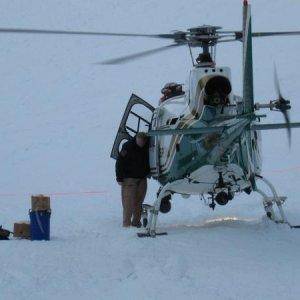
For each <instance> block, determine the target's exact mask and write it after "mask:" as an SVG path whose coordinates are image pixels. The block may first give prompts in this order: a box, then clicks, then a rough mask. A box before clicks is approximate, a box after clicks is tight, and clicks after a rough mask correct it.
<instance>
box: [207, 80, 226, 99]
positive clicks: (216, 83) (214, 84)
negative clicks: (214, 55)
mask: <svg viewBox="0 0 300 300" xmlns="http://www.w3.org/2000/svg"><path fill="white" fill-rule="evenodd" d="M216 92H217V93H219V94H221V95H225V96H228V95H229V94H230V93H231V83H230V81H229V79H228V78H226V77H224V76H214V77H212V78H210V79H209V80H208V82H207V83H206V85H205V93H206V95H208V96H210V95H213V94H215V93H216Z"/></svg>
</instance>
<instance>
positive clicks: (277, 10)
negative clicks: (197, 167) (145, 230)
mask: <svg viewBox="0 0 300 300" xmlns="http://www.w3.org/2000/svg"><path fill="white" fill-rule="evenodd" d="M241 2H242V1H239V0H230V1H221V0H202V1H198V0H189V1H178V0H176V1H175V0H173V1H171V0H165V1H158V0H148V1H138V0H127V1H121V0H109V1H108V0H106V1H104V0H101V1H96V0H85V1H83V0H77V1H71V0H65V1H59V0H52V1H50V0H45V1H38V0H27V1H22V0H9V1H8V0H2V1H1V2H0V26H1V27H33V28H46V29H47V28H49V29H70V30H71V29H72V30H91V31H92V30H95V31H108V32H114V31H116V32H118V31H121V32H141V33H142V32H146V33H164V32H170V31H171V30H176V29H179V30H180V29H186V28H190V27H193V26H197V25H202V24H212V25H221V26H223V27H224V29H228V30H231V29H240V28H241ZM252 3H253V22H254V30H256V31H258V30H259V31H260V30H261V31H271V30H299V29H300V24H299V11H300V2H299V1H294V0H276V1H275V0H274V1H267V0H259V1H258V0H256V1H254V0H253V1H252ZM165 44H166V42H165V41H159V40H158V41H157V40H145V39H142V38H141V39H128V38H121V39H117V38H98V37H76V36H71V37H62V36H30V35H25V36H20V35H8V34H1V35H0V66H1V67H0V78H1V85H0V137H1V147H0V157H1V167H0V172H1V173H0V203H1V210H0V224H3V225H4V227H7V228H9V229H12V224H13V223H14V222H15V221H19V220H24V219H27V218H28V209H29V208H30V195H31V194H37V193H45V194H51V195H52V210H53V214H52V218H51V222H52V227H51V231H52V232H51V233H52V241H51V242H30V241H26V240H24V241H23V240H22V241H19V240H12V241H9V242H0V299H1V300H2V299H29V298H30V299H41V298H42V299H299V293H300V286H299V284H298V282H299V280H300V259H299V258H300V257H299V249H300V231H297V230H290V229H289V228H286V227H285V226H277V225H274V224H270V223H269V222H268V221H266V220H265V219H264V218H263V217H262V216H263V208H262V205H261V200H260V197H259V196H258V195H251V196H250V197H248V196H240V197H236V198H235V199H234V201H232V202H231V203H230V204H229V205H228V206H226V207H224V208H220V207H217V209H216V211H215V212H212V211H210V210H209V208H208V207H206V206H205V205H204V204H203V203H202V202H201V201H200V200H199V199H198V198H197V197H195V198H192V199H188V200H183V199H181V198H175V199H174V201H173V209H172V212H171V213H170V214H168V215H164V216H161V217H160V219H159V221H160V222H159V225H160V228H162V229H163V230H166V231H168V233H169V235H168V236H165V237H160V238H156V239H138V238H137V237H136V235H135V232H136V231H135V230H134V229H129V230H124V229H123V228H122V227H121V207H120V195H119V194H120V192H119V187H118V185H117V184H116V183H115V181H114V161H113V160H111V159H110V158H109V154H110V150H111V146H112V143H113V140H114V135H115V132H116V130H117V127H118V123H119V120H120V117H121V115H122V112H123V109H124V107H125V105H126V103H127V100H128V98H129V96H130V94H131V93H132V92H135V93H136V94H138V95H140V96H142V97H143V98H145V99H146V100H148V101H149V102H151V103H152V104H153V105H155V104H156V103H157V99H158V97H159V94H160V89H161V86H162V85H163V84H164V83H165V82H168V81H179V82H183V81H184V80H185V76H186V74H187V71H188V69H189V68H190V61H189V56H188V52H187V49H185V48H178V49H174V50H171V51H169V52H166V53H162V54H159V55H156V56H153V57H149V58H145V59H143V60H137V61H134V62H132V63H131V64H126V65H122V66H121V67H120V66H101V65H97V64H95V63H97V62H99V61H101V60H104V59H108V58H113V57H116V56H119V55H124V54H127V53H133V52H137V51H140V50H145V49H149V48H152V47H153V48H155V47H158V46H162V45H165ZM299 49H300V37H299V38H298V37H294V38H292V37H286V38H282V39H280V38H272V39H260V40H256V41H255V42H254V60H255V94H256V98H257V100H260V99H270V98H271V99H272V98H274V97H275V90H274V87H273V62H274V61H275V62H276V63H277V66H278V71H279V77H280V80H281V84H282V90H283V93H284V94H285V95H286V96H287V97H289V98H291V99H292V101H293V112H292V119H293V120H294V121H300V117H299V116H298V115H299V112H300V104H299V103H300V102H299V99H298V98H299V97H298V94H299V93H298V88H299V81H300V79H299V78H300V56H299ZM217 60H218V63H219V64H222V65H229V66H231V67H232V75H233V88H234V90H235V92H236V93H240V92H241V45H240V44H238V43H236V44H226V45H221V46H220V47H219V48H218V55H217ZM269 120H270V121H278V122H279V121H281V120H282V117H281V116H280V115H278V114H276V113H274V114H272V115H271V116H270V117H269ZM299 151H300V131H296V130H295V131H293V147H292V149H291V150H289V149H288V146H287V138H286V133H285V132H284V131H278V132H268V133H265V134H264V135H263V154H264V174H265V175H266V176H267V177H268V178H269V179H270V180H272V182H274V183H275V184H276V186H277V187H278V190H279V191H280V193H281V194H282V195H287V196H288V198H289V200H288V202H287V204H286V212H287V216H288V217H289V219H290V221H291V222H292V223H297V222H298V223H300V204H299V196H298V195H300V185H299V179H300V174H299V171H300V160H299V155H298V154H299ZM156 190H157V184H156V183H154V182H151V183H150V187H149V192H148V195H147V202H152V201H153V199H154V195H155V192H156Z"/></svg>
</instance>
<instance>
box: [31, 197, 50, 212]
mask: <svg viewBox="0 0 300 300" xmlns="http://www.w3.org/2000/svg"><path fill="white" fill-rule="evenodd" d="M31 209H32V211H40V210H50V197H48V196H44V195H36V196H31Z"/></svg>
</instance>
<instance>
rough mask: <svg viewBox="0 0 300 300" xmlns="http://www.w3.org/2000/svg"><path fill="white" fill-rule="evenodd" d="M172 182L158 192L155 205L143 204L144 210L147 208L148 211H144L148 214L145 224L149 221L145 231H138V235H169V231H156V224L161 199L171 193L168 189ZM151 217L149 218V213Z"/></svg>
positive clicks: (145, 214)
mask: <svg viewBox="0 0 300 300" xmlns="http://www.w3.org/2000/svg"><path fill="white" fill-rule="evenodd" d="M170 186H171V183H167V184H166V185H165V186H164V187H163V188H162V189H161V190H160V191H159V193H158V195H157V199H156V200H155V202H154V204H153V205H147V204H145V205H144V206H143V209H144V211H145V210H146V211H147V213H145V212H144V216H147V222H146V221H143V224H146V223H147V226H146V230H145V232H138V233H137V235H138V237H152V238H154V237H156V236H160V235H167V232H156V224H157V218H158V214H159V209H160V204H161V200H162V199H163V198H164V197H165V196H167V195H168V194H170V192H169V191H168V189H169V188H170ZM149 214H150V216H149V219H148V215H149Z"/></svg>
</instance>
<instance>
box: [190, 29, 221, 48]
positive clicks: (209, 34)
mask: <svg viewBox="0 0 300 300" xmlns="http://www.w3.org/2000/svg"><path fill="white" fill-rule="evenodd" d="M221 28H222V27H219V26H211V25H203V26H198V27H193V28H189V29H188V30H187V39H188V40H189V42H190V44H191V46H194V47H199V46H200V47H205V46H207V47H208V46H214V45H216V44H217V41H218V39H219V34H218V32H217V31H218V30H220V29H221Z"/></svg>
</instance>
